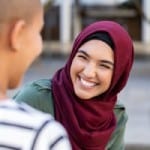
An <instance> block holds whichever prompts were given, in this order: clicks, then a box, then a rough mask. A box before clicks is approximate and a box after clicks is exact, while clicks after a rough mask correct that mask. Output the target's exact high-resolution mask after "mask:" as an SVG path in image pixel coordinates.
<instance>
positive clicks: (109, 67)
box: [100, 64, 112, 69]
mask: <svg viewBox="0 0 150 150" xmlns="http://www.w3.org/2000/svg"><path fill="white" fill-rule="evenodd" d="M100 67H102V68H105V69H112V67H111V66H109V65H105V64H100Z"/></svg>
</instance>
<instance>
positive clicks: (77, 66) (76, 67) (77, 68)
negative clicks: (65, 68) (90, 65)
mask: <svg viewBox="0 0 150 150" xmlns="http://www.w3.org/2000/svg"><path fill="white" fill-rule="evenodd" d="M82 68H83V64H82V63H81V62H80V61H78V60H76V59H75V60H73V62H72V65H71V68H70V75H71V79H72V80H73V79H75V77H76V76H77V74H78V73H79V72H81V71H82Z"/></svg>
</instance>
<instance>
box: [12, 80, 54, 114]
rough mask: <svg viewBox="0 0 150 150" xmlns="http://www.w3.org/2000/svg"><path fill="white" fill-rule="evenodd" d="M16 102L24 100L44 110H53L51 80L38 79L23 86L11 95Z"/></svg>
mask: <svg viewBox="0 0 150 150" xmlns="http://www.w3.org/2000/svg"><path fill="white" fill-rule="evenodd" d="M13 99H14V100H15V101H17V102H18V103H21V102H24V103H27V104H28V105H30V106H32V107H34V108H36V109H39V110H42V111H44V112H50V113H52V112H53V98H52V93H51V80H50V79H40V80H36V81H33V82H31V83H28V84H26V85H25V86H23V87H22V88H21V89H20V90H19V91H18V92H17V93H16V95H15V96H14V97H13Z"/></svg>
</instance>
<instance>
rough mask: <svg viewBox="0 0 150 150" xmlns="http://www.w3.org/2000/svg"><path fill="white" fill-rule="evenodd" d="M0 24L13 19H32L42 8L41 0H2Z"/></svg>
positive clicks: (0, 0) (0, 2)
mask: <svg viewBox="0 0 150 150" xmlns="http://www.w3.org/2000/svg"><path fill="white" fill-rule="evenodd" d="M0 7H1V8H0V24H1V23H4V22H10V21H13V20H18V19H24V20H26V21H30V20H31V18H32V17H33V16H34V15H35V13H36V12H37V11H38V10H40V9H41V7H42V4H41V2H40V0H0Z"/></svg>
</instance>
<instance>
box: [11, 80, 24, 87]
mask: <svg viewBox="0 0 150 150" xmlns="http://www.w3.org/2000/svg"><path fill="white" fill-rule="evenodd" d="M21 81H22V80H21V79H20V80H19V79H18V80H13V82H11V83H10V84H9V89H15V88H17V87H19V86H20V84H21Z"/></svg>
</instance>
